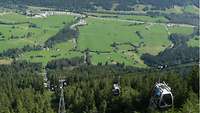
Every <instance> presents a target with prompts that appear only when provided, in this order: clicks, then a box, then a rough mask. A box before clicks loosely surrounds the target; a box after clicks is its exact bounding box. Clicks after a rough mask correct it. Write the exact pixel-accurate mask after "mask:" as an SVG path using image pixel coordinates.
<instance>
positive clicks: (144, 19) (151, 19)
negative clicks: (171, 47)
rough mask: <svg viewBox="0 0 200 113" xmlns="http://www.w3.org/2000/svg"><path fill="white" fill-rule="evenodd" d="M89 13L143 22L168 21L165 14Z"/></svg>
mask: <svg viewBox="0 0 200 113" xmlns="http://www.w3.org/2000/svg"><path fill="white" fill-rule="evenodd" d="M88 14H89V15H95V16H98V17H107V18H113V17H115V18H116V19H124V20H135V21H142V22H168V19H167V18H165V17H163V16H157V17H150V16H145V15H117V14H103V13H88Z"/></svg>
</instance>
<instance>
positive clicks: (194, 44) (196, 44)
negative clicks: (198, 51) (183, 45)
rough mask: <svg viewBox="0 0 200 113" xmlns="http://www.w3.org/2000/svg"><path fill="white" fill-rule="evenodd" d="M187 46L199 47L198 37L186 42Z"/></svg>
mask: <svg viewBox="0 0 200 113" xmlns="http://www.w3.org/2000/svg"><path fill="white" fill-rule="evenodd" d="M187 44H188V46H190V47H200V46H199V45H200V37H199V36H195V37H193V38H192V39H190V40H189V41H188V42H187Z"/></svg>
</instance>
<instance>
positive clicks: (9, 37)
mask: <svg viewBox="0 0 200 113" xmlns="http://www.w3.org/2000/svg"><path fill="white" fill-rule="evenodd" d="M13 15H15V16H13ZM118 16H119V17H120V18H118V19H117V18H112V17H111V18H110V19H103V18H94V17H90V16H89V17H88V18H86V19H85V20H86V22H87V25H84V26H80V27H79V36H78V39H77V50H73V51H72V49H73V48H74V42H73V41H72V40H68V41H66V42H62V43H58V44H55V45H54V46H53V47H52V48H44V49H43V50H37V51H36V50H35V51H30V52H24V53H23V54H21V55H20V57H19V58H17V59H18V60H27V61H30V62H41V63H43V65H44V66H45V65H46V64H47V63H48V62H49V61H51V60H54V59H60V58H72V57H77V56H78V57H80V56H83V55H84V54H83V53H81V52H80V51H84V50H86V49H89V50H90V52H89V54H90V56H91V61H92V64H95V65H96V64H98V63H102V64H106V63H108V64H116V63H118V62H119V63H124V64H125V65H132V66H137V67H146V65H145V64H144V62H143V61H142V60H141V59H140V57H141V55H142V54H144V53H149V54H152V55H157V54H158V53H159V52H161V51H163V50H164V49H166V48H168V47H170V45H171V44H172V43H171V41H170V40H169V39H168V35H169V33H181V34H191V33H192V32H193V28H192V27H187V26H173V27H169V26H167V25H166V24H164V23H152V22H157V21H158V20H159V19H161V20H162V19H163V21H167V20H166V19H165V18H163V17H159V18H156V19H155V18H152V17H148V16H147V17H146V16H145V17H141V16H136V15H130V16H120V15H118ZM121 19H125V20H129V19H130V20H142V21H145V23H135V22H133V21H132V22H130V21H121ZM73 20H74V17H73V16H69V15H53V16H48V17H46V18H30V17H27V16H23V15H20V14H16V13H13V14H12V13H8V14H5V15H4V16H0V22H3V24H0V32H1V34H0V52H2V51H5V50H7V49H11V48H22V47H23V46H25V45H43V44H44V42H45V41H46V40H48V39H49V38H50V37H51V36H53V35H55V34H56V33H57V32H58V31H59V30H61V29H62V28H63V27H64V24H67V23H70V22H71V21H73ZM6 23H7V24H6ZM11 23H12V24H11ZM188 44H189V45H195V46H196V45H197V41H196V40H191V41H189V42H188Z"/></svg>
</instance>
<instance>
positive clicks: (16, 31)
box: [0, 13, 73, 52]
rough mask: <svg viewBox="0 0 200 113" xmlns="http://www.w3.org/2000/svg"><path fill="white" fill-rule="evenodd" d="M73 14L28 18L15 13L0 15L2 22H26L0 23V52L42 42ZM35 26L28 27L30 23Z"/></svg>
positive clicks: (71, 18)
mask: <svg viewBox="0 0 200 113" xmlns="http://www.w3.org/2000/svg"><path fill="white" fill-rule="evenodd" d="M72 20H73V16H66V15H65V16H48V17H47V18H30V17H27V16H23V15H20V14H16V13H8V14H4V15H0V21H1V22H4V23H18V22H28V23H23V24H11V25H10V24H0V32H1V34H2V35H1V36H0V39H1V41H0V52H2V51H4V50H7V49H10V48H21V47H23V46H25V45H34V44H36V45H39V44H43V43H44V42H45V41H46V40H47V39H48V38H50V37H51V36H53V35H55V34H56V33H57V32H58V31H59V30H60V29H61V28H62V27H63V26H64V24H63V22H65V23H69V22H71V21H72ZM31 23H32V24H34V25H35V27H30V24H31Z"/></svg>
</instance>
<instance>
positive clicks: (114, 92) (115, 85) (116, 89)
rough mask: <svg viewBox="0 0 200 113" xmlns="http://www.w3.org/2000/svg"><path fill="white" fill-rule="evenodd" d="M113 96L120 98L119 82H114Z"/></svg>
mask: <svg viewBox="0 0 200 113" xmlns="http://www.w3.org/2000/svg"><path fill="white" fill-rule="evenodd" d="M112 91H113V95H114V96H119V95H120V86H119V84H118V83H117V82H114V84H113V90H112Z"/></svg>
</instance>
